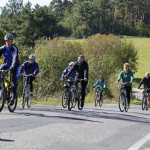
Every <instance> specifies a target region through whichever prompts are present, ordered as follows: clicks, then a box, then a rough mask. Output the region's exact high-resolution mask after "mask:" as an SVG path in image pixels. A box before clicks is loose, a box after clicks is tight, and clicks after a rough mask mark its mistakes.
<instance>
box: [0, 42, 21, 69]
mask: <svg viewBox="0 0 150 150" xmlns="http://www.w3.org/2000/svg"><path fill="white" fill-rule="evenodd" d="M2 55H3V56H4V62H5V64H6V66H7V67H8V68H10V69H15V68H16V67H19V66H20V62H19V57H18V48H17V47H16V45H15V44H12V46H11V47H10V48H8V47H7V46H6V45H4V46H2V47H0V57H1V56H2Z"/></svg>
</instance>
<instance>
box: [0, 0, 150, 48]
mask: <svg viewBox="0 0 150 150" xmlns="http://www.w3.org/2000/svg"><path fill="white" fill-rule="evenodd" d="M149 8H150V0H138V1H137V0H72V1H70V0H52V1H51V3H50V4H49V5H47V6H43V7H41V6H40V5H38V4H36V5H35V6H34V8H32V4H31V3H30V2H28V3H26V4H23V0H9V3H8V4H6V5H5V6H4V7H2V8H1V15H0V27H1V29H3V30H5V31H7V32H8V33H12V34H14V35H15V37H16V39H17V41H18V43H19V44H21V45H28V46H32V47H33V46H34V45H35V41H36V40H38V39H39V38H41V37H43V36H44V37H48V38H51V39H52V38H54V37H56V36H73V37H75V38H83V37H88V36H91V35H93V34H97V33H100V34H106V35H108V34H114V35H128V36H147V37H149V34H150V29H149V27H150V20H149V18H150V9H149Z"/></svg>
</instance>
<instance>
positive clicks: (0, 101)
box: [0, 90, 5, 112]
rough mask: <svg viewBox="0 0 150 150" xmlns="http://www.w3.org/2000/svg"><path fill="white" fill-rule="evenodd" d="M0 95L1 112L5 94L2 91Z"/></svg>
mask: <svg viewBox="0 0 150 150" xmlns="http://www.w3.org/2000/svg"><path fill="white" fill-rule="evenodd" d="M1 94H2V96H1V98H0V112H1V111H2V110H3V108H4V104H5V92H4V90H3V91H1Z"/></svg>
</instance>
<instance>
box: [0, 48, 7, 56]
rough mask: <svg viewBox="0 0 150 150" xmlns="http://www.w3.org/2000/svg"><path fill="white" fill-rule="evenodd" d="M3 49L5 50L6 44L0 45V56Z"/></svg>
mask: <svg viewBox="0 0 150 150" xmlns="http://www.w3.org/2000/svg"><path fill="white" fill-rule="evenodd" d="M4 50H6V45H4V46H1V47H0V57H1V56H2V54H3V52H4Z"/></svg>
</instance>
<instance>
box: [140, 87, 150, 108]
mask: <svg viewBox="0 0 150 150" xmlns="http://www.w3.org/2000/svg"><path fill="white" fill-rule="evenodd" d="M140 89H141V90H142V89H144V88H140ZM149 90H150V88H146V89H145V90H144V91H143V96H142V110H144V109H146V110H148V91H149Z"/></svg>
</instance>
